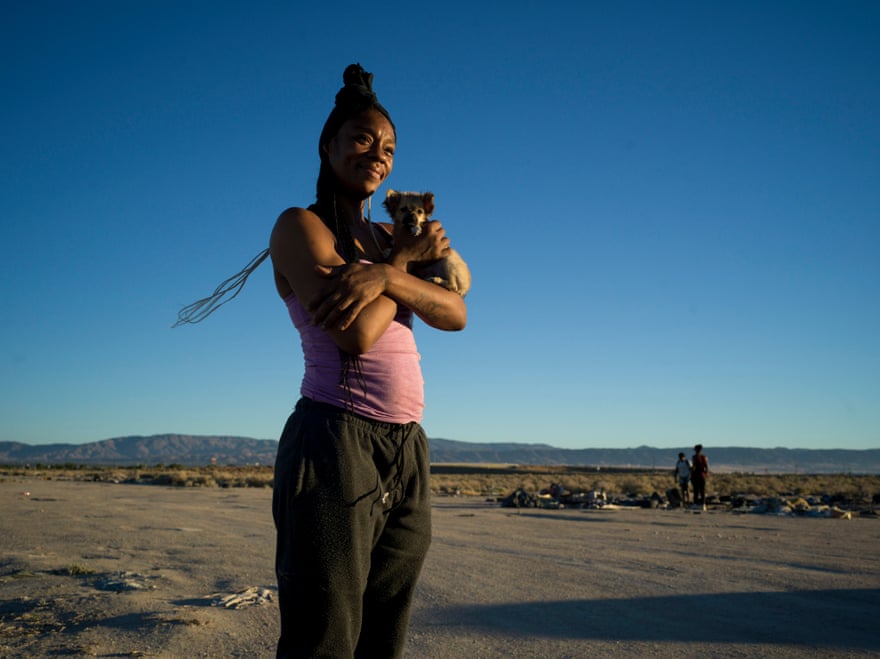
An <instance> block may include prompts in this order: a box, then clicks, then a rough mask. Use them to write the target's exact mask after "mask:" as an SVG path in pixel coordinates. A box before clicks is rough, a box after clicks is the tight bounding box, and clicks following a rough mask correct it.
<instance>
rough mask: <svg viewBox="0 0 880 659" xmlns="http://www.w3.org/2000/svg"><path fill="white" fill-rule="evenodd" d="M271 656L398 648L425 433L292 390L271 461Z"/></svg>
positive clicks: (408, 591) (416, 550) (419, 535)
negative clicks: (274, 633) (276, 630)
mask: <svg viewBox="0 0 880 659" xmlns="http://www.w3.org/2000/svg"><path fill="white" fill-rule="evenodd" d="M272 512H273V515H274V518H275V526H276V529H277V531H278V535H277V548H276V555H275V570H276V574H277V577H278V601H279V608H280V610H281V637H280V639H279V642H278V656H279V657H334V658H338V657H365V658H366V657H370V658H371V659H372V658H382V657H399V656H401V654H402V652H403V645H404V641H405V638H406V628H407V625H408V623H409V611H410V605H411V603H412V597H413V592H414V589H415V584H416V580H417V578H418V575H419V572H420V571H421V568H422V564H423V562H424V559H425V555H426V554H427V551H428V546H429V544H430V542H431V508H430V483H429V458H428V441H427V438H426V436H425V433H424V431H423V430H422V427H421V426H420V425H419V424H418V423H414V422H413V423H407V424H392V423H381V422H376V421H372V420H370V419H366V418H364V417H361V416H358V415H355V414H351V413H349V412H346V411H345V410H343V409H341V408H338V407H335V406H333V405H326V404H323V403H316V402H314V401H311V400H309V399H306V398H303V399H301V400H300V401H299V403H297V406H296V409H295V410H294V412H293V414H292V415H291V416H290V418H289V419H288V421H287V425H286V426H285V428H284V432H283V433H282V435H281V440H280V442H279V445H278V456H277V459H276V461H275V490H274V493H273V500H272Z"/></svg>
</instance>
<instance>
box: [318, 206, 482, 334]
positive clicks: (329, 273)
mask: <svg viewBox="0 0 880 659" xmlns="http://www.w3.org/2000/svg"><path fill="white" fill-rule="evenodd" d="M448 251H449V239H448V238H447V237H446V234H445V232H444V230H443V227H442V225H441V224H440V223H439V222H437V221H432V222H429V223H428V224H426V225H425V227H424V230H423V231H422V234H421V235H420V236H412V235H411V234H409V233H408V232H407V231H402V232H400V233H395V236H394V248H393V250H392V254H391V256H390V257H389V259H388V263H386V264H381V263H379V264H374V265H363V264H347V265H343V266H340V267H320V266H319V267H318V271H319V273H320V274H321V275H322V276H323V277H325V279H326V280H327V284H328V285H327V288H326V289H325V290H324V291H323V294H322V295H319V296H316V298H315V300H314V304H313V305H312V306H311V308H310V309H309V311H310V312H311V313H312V314H313V318H314V319H315V321H316V322H318V323H320V324H321V325H322V326H330V327H333V326H338V327H339V328H340V329H345V328H347V327H348V326H349V324H350V323H352V322H353V321H354V320H355V319H356V318H358V317H359V314H360V313H362V311H363V310H364V309H366V307H367V305H368V304H369V302H370V300H371V299H372V295H380V294H382V295H385V296H387V297H388V298H391V299H392V300H394V301H395V302H397V303H398V304H402V305H404V306H405V307H408V308H409V309H412V311H413V313H415V314H416V315H417V316H418V317H419V318H421V319H422V320H423V321H424V322H425V323H427V324H428V325H430V326H431V327H434V328H436V329H441V330H448V331H457V330H461V329H464V327H465V325H466V323H467V306H466V305H465V302H464V299H463V298H462V297H461V296H460V295H458V293H454V292H452V291H448V290H446V289H445V288H443V287H442V286H438V285H437V284H434V283H431V282H427V281H424V280H423V279H420V278H419V277H415V276H413V275H410V274H408V272H407V271H408V270H409V268H410V266H413V265H417V264H419V263H427V262H431V261H435V260H437V259H438V258H440V257H442V256H443V255H444V254H446V253H448ZM377 271H378V272H377ZM380 288H381V290H379V289H380Z"/></svg>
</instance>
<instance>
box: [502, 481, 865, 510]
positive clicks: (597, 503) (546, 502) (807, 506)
mask: <svg viewBox="0 0 880 659" xmlns="http://www.w3.org/2000/svg"><path fill="white" fill-rule="evenodd" d="M497 501H498V502H499V503H500V504H501V506H502V507H503V508H545V509H554V510H558V509H561V508H594V509H595V508H605V509H615V508H651V509H660V510H676V509H685V510H691V509H695V507H694V506H691V505H689V502H686V501H682V499H681V494H680V492H679V491H678V490H677V489H675V488H670V489H669V490H667V491H666V492H665V496H663V495H661V494H660V493H658V492H653V493H652V494H650V495H646V494H638V493H631V494H625V495H616V496H613V497H609V496H608V495H607V494H606V493H605V491H604V490H586V491H570V490H566V489H565V488H564V487H562V486H561V485H559V484H558V483H553V484H551V485H550V487H549V488H545V489H542V490H540V491H539V492H537V493H531V492H528V491H526V490H524V489H522V488H518V489H516V490H514V491H513V492H511V493H510V494H508V495H507V496H506V497H503V498H499V499H497ZM706 503H707V506H700V507H699V509H700V510H706V509H713V510H724V511H730V512H734V513H752V514H764V515H792V516H794V515H797V516H803V517H826V518H831V519H852V518H853V517H859V516H863V515H869V516H870V515H876V514H877V511H876V509H875V508H876V505H877V503H878V502H876V501H875V502H874V505H873V506H870V509H869V510H863V511H859V510H856V511H855V512H853V511H852V510H846V509H844V508H841V507H840V504H841V501H840V499H839V497H833V496H828V495H824V496H821V497H814V496H789V497H778V496H773V497H757V496H746V495H739V494H734V495H729V496H717V495H713V496H708V497H706Z"/></svg>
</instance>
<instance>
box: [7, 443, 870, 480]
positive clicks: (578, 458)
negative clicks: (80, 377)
mask: <svg viewBox="0 0 880 659" xmlns="http://www.w3.org/2000/svg"><path fill="white" fill-rule="evenodd" d="M429 443H430V447H431V461H432V463H434V464H440V463H461V464H472V463H480V464H487V463H489V464H517V465H535V466H596V467H597V468H602V467H632V468H664V467H666V466H668V467H669V468H670V469H671V468H672V466H673V465H674V464H675V461H676V459H677V456H678V453H679V451H683V452H684V453H685V454H686V455H687V456H688V457H689V458H690V455H691V454H692V453H693V450H692V448H691V447H689V446H682V447H670V448H658V447H652V446H637V447H631V448H583V449H567V448H559V447H555V446H552V445H550V444H546V443H516V442H500V443H478V442H463V441H459V440H453V439H443V438H432V439H429ZM277 448H278V442H277V441H276V440H274V439H254V438H251V437H238V436H231V435H230V436H227V435H183V434H175V433H167V434H160V435H148V436H144V435H128V436H124V437H114V438H110V439H104V440H101V441H97V442H88V443H85V444H59V443H56V444H36V445H32V444H25V443H22V442H9V441H5V442H0V464H7V465H17V464H69V463H74V464H83V465H96V466H98V465H101V466H122V465H138V464H143V465H155V464H180V465H183V466H190V467H192V466H204V465H209V464H218V465H238V466H245V465H272V464H274V462H275V453H276V451H277ZM705 452H706V454H707V455H708V457H709V460H710V465H711V467H712V469H713V470H716V471H742V472H754V473H761V472H768V473H770V472H772V473H864V474H874V473H880V449H861V450H857V449H797V448H795V449H790V448H782V447H776V448H751V447H736V446H717V447H713V446H708V445H707V446H706V449H705Z"/></svg>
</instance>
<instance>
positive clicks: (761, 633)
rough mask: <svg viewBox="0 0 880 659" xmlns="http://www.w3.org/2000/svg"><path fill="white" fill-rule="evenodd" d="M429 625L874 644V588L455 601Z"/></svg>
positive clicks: (571, 635) (871, 647)
mask: <svg viewBox="0 0 880 659" xmlns="http://www.w3.org/2000/svg"><path fill="white" fill-rule="evenodd" d="M423 615H425V616H426V618H427V619H429V620H431V624H432V625H434V624H437V625H443V626H455V627H462V628H470V629H473V630H475V631H480V632H485V633H491V632H503V633H505V634H515V635H522V636H539V637H545V638H560V639H562V638H565V639H574V640H577V639H582V640H616V641H656V642H662V641H668V642H680V643H686V642H699V643H732V644H736V643H765V644H772V645H795V646H800V645H802V646H822V647H827V648H838V649H843V648H847V649H851V650H864V651H877V650H880V634H878V633H877V627H876V625H877V620H878V619H880V589H876V588H868V589H859V590H855V589H851V590H809V591H789V592H767V593H727V594H710V595H683V596H682V595H675V596H669V597H643V598H634V599H620V600H615V599H601V600H589V599H582V600H569V601H545V602H522V603H511V604H488V605H474V606H457V607H450V608H447V609H434V610H430V611H425V612H423Z"/></svg>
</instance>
